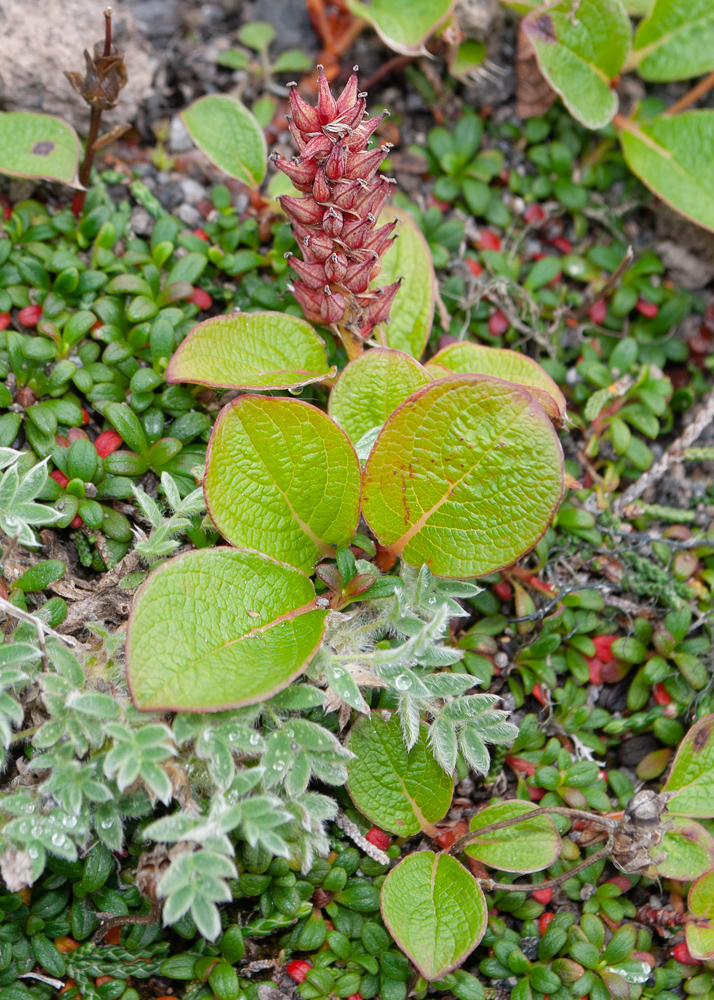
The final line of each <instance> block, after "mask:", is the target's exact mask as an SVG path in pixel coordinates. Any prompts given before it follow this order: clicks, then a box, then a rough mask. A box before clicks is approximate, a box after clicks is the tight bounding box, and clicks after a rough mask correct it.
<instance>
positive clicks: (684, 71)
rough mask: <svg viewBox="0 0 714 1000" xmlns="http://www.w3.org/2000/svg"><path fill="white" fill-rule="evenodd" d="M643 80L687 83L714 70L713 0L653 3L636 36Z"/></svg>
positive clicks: (635, 58)
mask: <svg viewBox="0 0 714 1000" xmlns="http://www.w3.org/2000/svg"><path fill="white" fill-rule="evenodd" d="M632 57H633V58H632V62H633V63H635V65H636V66H637V71H638V72H639V74H640V76H642V77H643V78H644V79H645V80H652V81H656V82H663V81H666V80H690V79H692V77H695V76H699V75H700V74H702V73H709V72H711V70H713V69H714V0H655V3H654V5H653V6H652V10H651V11H650V12H649V14H648V16H647V17H645V18H644V20H643V21H641V22H640V25H639V27H638V29H637V32H636V34H635V43H634V51H633V53H632Z"/></svg>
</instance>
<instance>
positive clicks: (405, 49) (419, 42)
mask: <svg viewBox="0 0 714 1000" xmlns="http://www.w3.org/2000/svg"><path fill="white" fill-rule="evenodd" d="M347 6H348V7H349V9H350V10H351V11H352V13H353V14H355V15H356V16H357V17H362V18H364V20H365V21H369V23H370V24H371V25H372V27H373V28H374V30H375V31H376V32H377V34H378V35H379V37H380V38H381V39H382V41H383V42H384V44H385V45H388V46H389V48H390V49H393V50H394V51H395V52H400V53H401V54H402V55H404V56H420V55H427V54H428V53H427V51H426V49H425V48H424V42H425V41H426V40H427V38H428V37H429V35H432V34H433V33H434V31H436V29H437V28H438V27H439V25H440V24H441V23H442V22H443V21H444V20H446V18H447V17H448V16H449V13H450V12H451V8H452V7H453V6H454V0H408V2H407V3H404V2H402V3H394V0H372V3H370V4H369V5H366V4H363V3H359V2H358V0H347Z"/></svg>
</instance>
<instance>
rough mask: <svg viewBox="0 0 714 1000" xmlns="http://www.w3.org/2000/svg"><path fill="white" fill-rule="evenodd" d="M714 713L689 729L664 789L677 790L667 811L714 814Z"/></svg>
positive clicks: (698, 816) (694, 815)
mask: <svg viewBox="0 0 714 1000" xmlns="http://www.w3.org/2000/svg"><path fill="white" fill-rule="evenodd" d="M713 732H714V715H706V716H705V717H704V718H703V719H700V720H699V722H697V723H696V724H695V725H693V726H692V728H691V729H690V730H689V732H688V733H687V735H686V736H685V737H684V739H683V740H682V744H681V746H680V748H679V750H678V751H677V756H676V757H675V758H674V763H673V764H672V770H671V771H670V772H669V777H668V778H667V784H666V785H665V786H664V789H663V791H665V792H671V793H673V798H671V799H670V801H669V802H668V804H667V812H669V813H672V814H674V815H679V816H690V817H692V818H696V819H708V818H711V817H712V816H714V736H713V735H712V733H713Z"/></svg>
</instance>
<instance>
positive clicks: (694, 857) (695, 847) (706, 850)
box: [650, 816, 714, 882]
mask: <svg viewBox="0 0 714 1000" xmlns="http://www.w3.org/2000/svg"><path fill="white" fill-rule="evenodd" d="M670 822H671V823H672V829H671V830H668V831H667V833H666V834H665V835H664V839H663V841H662V848H661V850H662V853H663V854H666V855H667V857H666V858H665V859H664V861H663V862H662V863H661V864H659V865H657V867H656V868H655V867H652V868H651V869H650V871H651V872H652V874H651V875H650V878H658V877H660V878H673V879H677V880H678V881H680V882H691V881H692V880H693V879H696V878H699V876H700V875H703V874H704V873H705V872H708V871H710V869H712V868H714V837H712V835H711V834H710V833H709V831H708V830H705V829H704V827H703V826H702V825H701V823H697V822H696V821H695V820H693V819H685V817H683V816H673V817H672V818H671V820H670Z"/></svg>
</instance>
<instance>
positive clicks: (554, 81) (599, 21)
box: [522, 0, 632, 128]
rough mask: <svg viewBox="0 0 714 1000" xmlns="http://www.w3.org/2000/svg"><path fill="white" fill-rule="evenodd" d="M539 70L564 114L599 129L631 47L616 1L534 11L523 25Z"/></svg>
mask: <svg viewBox="0 0 714 1000" xmlns="http://www.w3.org/2000/svg"><path fill="white" fill-rule="evenodd" d="M522 27H523V31H524V32H525V35H526V37H527V38H528V40H529V41H530V42H531V43H532V45H533V48H534V50H535V54H536V58H537V60H538V66H539V68H540V71H541V73H542V74H543V76H544V77H545V78H546V80H547V81H548V83H549V84H550V86H551V87H552V88H553V90H555V91H556V93H558V94H559V95H560V96H561V97H562V99H563V103H564V104H565V106H566V107H567V109H568V111H570V113H571V114H572V115H573V116H574V117H575V118H577V119H578V121H581V122H582V123H583V125H585V126H586V127H587V128H604V126H605V125H607V124H608V122H610V121H612V118H613V116H614V115H615V112H616V111H617V107H618V100H617V94H616V92H615V90H614V89H613V87H612V81H613V80H614V78H615V77H616V76H617V75H618V73H619V72H620V70H621V69H622V65H623V63H624V62H625V59H626V58H627V55H628V53H629V51H630V47H631V44H632V39H631V34H632V29H631V27H630V19H629V18H628V16H627V13H626V12H625V8H624V7H623V5H622V3H621V0H580V3H579V4H578V9H577V13H575V14H574V13H573V4H572V0H558V2H557V3H554V4H548V5H547V6H545V7H539V8H538V10H535V11H533V12H532V13H531V14H529V15H528V16H527V17H525V18H524V19H523V21H522Z"/></svg>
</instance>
